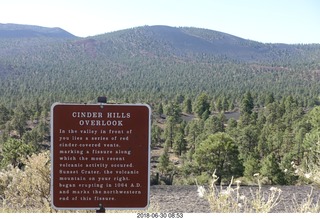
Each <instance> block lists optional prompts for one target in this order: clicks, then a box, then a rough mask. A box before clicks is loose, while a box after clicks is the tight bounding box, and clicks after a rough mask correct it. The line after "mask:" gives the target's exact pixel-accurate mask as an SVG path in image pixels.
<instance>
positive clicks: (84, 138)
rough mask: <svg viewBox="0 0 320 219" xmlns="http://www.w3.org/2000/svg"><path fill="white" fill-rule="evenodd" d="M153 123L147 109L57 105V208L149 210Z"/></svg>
mask: <svg viewBox="0 0 320 219" xmlns="http://www.w3.org/2000/svg"><path fill="white" fill-rule="evenodd" d="M150 123H151V110H150V107H149V106H148V105H145V104H91V105H90V104H63V103H55V104H53V105H52V107H51V162H52V168H51V194H52V206H53V207H54V208H56V209H97V208H99V207H100V208H101V207H103V208H106V209H143V208H147V207H148V205H149V193H150V165H149V164H150V129H151V127H150Z"/></svg>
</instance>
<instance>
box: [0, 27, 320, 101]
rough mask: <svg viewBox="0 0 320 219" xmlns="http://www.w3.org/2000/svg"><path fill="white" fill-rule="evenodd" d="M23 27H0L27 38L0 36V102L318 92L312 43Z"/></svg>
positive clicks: (164, 31) (168, 31) (318, 54)
mask: <svg viewBox="0 0 320 219" xmlns="http://www.w3.org/2000/svg"><path fill="white" fill-rule="evenodd" d="M29 27H30V28H31V26H28V28H29ZM19 28H20V29H19ZM28 28H27V29H26V30H23V28H22V29H21V26H20V25H17V26H15V25H7V26H6V25H1V26H0V31H3V32H2V33H7V36H9V35H10V34H8V33H9V32H10V31H13V32H11V33H16V32H15V31H18V32H19V31H21V33H22V32H23V33H24V34H22V35H20V36H28V34H29V36H31V35H32V36H33V37H13V36H14V35H15V34H13V35H12V37H4V36H5V35H2V33H0V35H1V37H0V48H1V49H0V94H1V96H0V101H7V102H8V101H12V100H14V99H13V98H12V97H14V98H15V99H19V98H31V100H32V99H34V98H40V99H41V98H42V99H46V98H47V97H50V101H54V100H56V101H71V100H72V101H74V100H75V99H78V98H80V99H84V100H90V99H95V98H96V97H97V96H99V95H101V94H105V95H107V96H113V97H114V98H123V99H124V98H126V97H128V96H135V99H136V100H139V101H142V99H145V98H149V99H150V98H151V99H152V98H156V97H161V98H163V97H164V96H165V97H166V98H170V97H172V96H175V95H177V94H184V95H190V96H196V95H198V94H199V93H200V92H207V93H210V94H213V95H215V94H219V95H221V94H223V95H226V96H229V97H232V98H234V99H237V98H239V97H240V96H242V94H243V93H244V92H245V91H247V90H251V91H252V92H254V93H255V92H256V93H257V95H265V94H266V93H268V92H274V93H276V95H278V96H281V95H288V94H294V95H300V96H301V97H302V98H309V97H318V95H319V93H320V88H319V86H318V82H319V81H320V62H319V60H320V45H319V44H310V45H287V44H264V43H259V42H255V41H252V40H246V39H242V38H240V37H236V36H233V35H230V34H226V33H222V32H218V31H213V30H207V29H200V28H191V27H179V28H176V27H168V26H143V27H136V28H131V29H126V30H121V31H115V32H111V33H106V34H102V35H97V36H93V37H88V38H78V37H74V36H73V35H70V34H69V33H67V32H65V31H63V30H61V29H56V28H53V29H51V28H49V29H48V28H42V27H34V26H32V28H31V29H28ZM18 35H19V34H18ZM18 35H15V36H18ZM53 36H56V37H53ZM58 36H60V37H58ZM63 36H65V37H63ZM2 94H3V95H2Z"/></svg>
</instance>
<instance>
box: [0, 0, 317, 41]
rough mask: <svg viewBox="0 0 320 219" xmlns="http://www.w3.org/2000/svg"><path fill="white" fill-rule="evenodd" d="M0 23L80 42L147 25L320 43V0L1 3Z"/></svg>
mask: <svg viewBox="0 0 320 219" xmlns="http://www.w3.org/2000/svg"><path fill="white" fill-rule="evenodd" d="M0 23H18V24H32V25H39V26H45V27H61V28H63V29H65V30H67V31H68V32H70V33H72V34H74V35H76V36H81V37H86V36H92V35H97V34H102V33H107V32H111V31H116V30H120V29H126V28H131V27H137V26H143V25H168V26H174V27H179V26H188V27H199V28H207V29H211V30H217V31H221V32H225V33H229V34H232V35H236V36H239V37H242V38H245V39H251V40H255V41H259V42H264V43H269V42H271V43H320V1H319V0H50V1H49V0H1V4H0Z"/></svg>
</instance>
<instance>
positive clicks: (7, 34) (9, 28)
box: [0, 23, 75, 38]
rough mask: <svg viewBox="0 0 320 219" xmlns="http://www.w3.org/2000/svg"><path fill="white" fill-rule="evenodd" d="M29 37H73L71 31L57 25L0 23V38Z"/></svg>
mask: <svg viewBox="0 0 320 219" xmlns="http://www.w3.org/2000/svg"><path fill="white" fill-rule="evenodd" d="M31 37H53V38H75V36H74V35H72V34H71V33H69V32H67V31H65V30H63V29H61V28H58V27H56V28H48V27H40V26H34V25H22V24H1V23H0V38H31Z"/></svg>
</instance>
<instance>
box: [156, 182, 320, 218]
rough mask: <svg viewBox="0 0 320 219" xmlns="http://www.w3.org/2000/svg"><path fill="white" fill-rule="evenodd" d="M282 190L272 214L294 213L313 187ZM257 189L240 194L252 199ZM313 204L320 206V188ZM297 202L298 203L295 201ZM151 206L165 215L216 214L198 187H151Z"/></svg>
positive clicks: (244, 188)
mask: <svg viewBox="0 0 320 219" xmlns="http://www.w3.org/2000/svg"><path fill="white" fill-rule="evenodd" d="M276 187H277V188H280V189H281V190H282V193H281V200H280V203H279V204H278V205H277V206H276V207H275V208H274V209H273V210H272V213H292V212H294V211H293V207H294V206H295V205H296V204H295V202H297V203H298V204H299V203H301V202H302V201H303V200H304V199H307V198H308V195H309V194H310V192H311V186H276ZM270 188H271V187H270V186H263V187H262V191H263V193H268V192H269V191H268V190H269V189H270ZM256 189H258V188H257V187H249V186H243V187H241V188H240V193H243V194H244V195H246V197H250V194H251V193H250V191H253V192H254V191H256ZM312 197H313V202H314V203H317V201H319V204H320V188H316V187H314V188H313V191H312ZM294 200H296V201H294ZM150 206H153V208H155V210H157V211H158V212H163V213H171V212H175V213H214V212H211V211H210V208H209V204H208V202H207V201H206V200H205V199H203V198H200V197H199V196H198V194H197V187H196V186H162V185H161V186H159V185H157V186H151V187H150Z"/></svg>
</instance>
